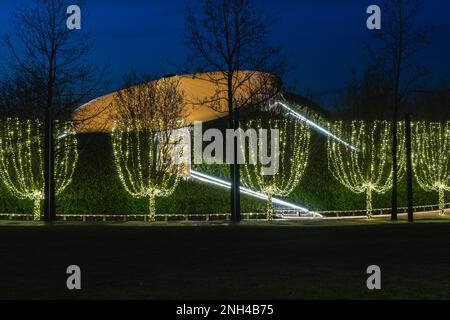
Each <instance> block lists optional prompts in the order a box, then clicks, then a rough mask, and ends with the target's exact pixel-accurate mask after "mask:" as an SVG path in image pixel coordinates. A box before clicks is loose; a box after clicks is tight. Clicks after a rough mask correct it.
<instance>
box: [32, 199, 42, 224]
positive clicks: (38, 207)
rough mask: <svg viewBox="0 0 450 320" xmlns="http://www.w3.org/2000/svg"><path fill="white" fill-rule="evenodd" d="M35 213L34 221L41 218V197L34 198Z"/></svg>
mask: <svg viewBox="0 0 450 320" xmlns="http://www.w3.org/2000/svg"><path fill="white" fill-rule="evenodd" d="M33 214H34V221H40V220H41V198H40V197H35V198H34V206H33Z"/></svg>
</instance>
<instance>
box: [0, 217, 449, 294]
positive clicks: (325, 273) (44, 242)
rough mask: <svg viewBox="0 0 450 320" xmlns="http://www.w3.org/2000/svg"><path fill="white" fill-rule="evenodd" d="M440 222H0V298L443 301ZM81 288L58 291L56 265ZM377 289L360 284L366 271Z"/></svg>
mask: <svg viewBox="0 0 450 320" xmlns="http://www.w3.org/2000/svg"><path fill="white" fill-rule="evenodd" d="M449 249H450V220H447V219H436V220H421V221H419V222H417V223H415V224H413V225H409V224H407V223H404V222H400V223H398V224H396V225H393V224H391V223H388V222H385V221H376V222H365V221H324V222H289V223H286V222H284V223H274V224H272V225H270V224H267V223H245V222H244V223H243V224H242V225H240V226H227V225H205V226H202V227H195V226H192V225H188V224H186V225H184V224H183V225H182V224H171V225H165V224H160V225H156V226H150V225H148V224H144V223H126V224H81V223H80V224H73V223H72V224H71V223H64V224H57V225H54V226H44V225H41V226H39V225H35V224H33V223H25V222H21V223H14V222H1V223H0V257H1V265H0V298H2V299H5V298H7V299H8V298H32V299H39V298H63V299H73V298H75V299H93V298H101V299H108V298H118V299H247V298H248V299H336V298H343V299H347V298H362V299H378V298H388V299H398V298H412V299H415V298H438V299H441V298H450V254H449V253H450V250H449ZM72 264H76V265H79V266H80V267H81V269H82V286H83V289H82V290H81V291H77V292H71V291H68V290H67V289H66V286H65V283H66V274H65V270H66V267H67V266H69V265H72ZM372 264H376V265H379V266H380V267H381V269H382V286H383V289H382V290H381V291H377V292H371V291H368V290H367V288H366V279H367V275H366V273H365V271H366V268H367V267H368V266H369V265H372Z"/></svg>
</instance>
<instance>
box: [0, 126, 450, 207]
mask: <svg viewBox="0 0 450 320" xmlns="http://www.w3.org/2000/svg"><path fill="white" fill-rule="evenodd" d="M79 146H80V156H79V165H78V167H77V169H76V172H75V175H74V178H73V183H72V184H71V185H70V186H69V187H68V188H67V190H66V191H65V192H64V193H63V194H62V195H61V196H60V197H59V198H58V199H57V210H58V213H59V214H63V213H79V214H145V213H147V211H148V203H147V202H148V201H147V199H134V198H132V197H130V196H129V195H128V194H127V193H126V192H125V190H124V189H123V187H122V184H121V183H120V181H119V178H118V176H117V173H116V171H115V168H114V165H113V158H112V148H111V140H110V136H109V135H108V134H83V135H79ZM325 148H326V146H325V141H324V140H323V138H321V137H319V136H318V135H317V134H313V141H312V154H311V160H310V165H309V167H308V168H307V170H306V174H305V177H304V179H302V183H301V184H300V186H299V187H297V188H296V190H294V192H293V194H292V195H291V196H290V200H292V201H293V202H296V203H299V204H303V205H305V206H307V207H309V208H311V209H315V210H344V209H363V208H365V196H364V195H354V194H352V193H351V192H349V191H348V190H347V189H345V188H344V187H343V186H342V185H341V184H340V183H339V182H337V181H335V180H334V179H333V177H332V175H331V174H330V173H329V172H328V169H327V159H326V150H325ZM201 170H202V171H203V172H205V173H211V174H215V175H222V176H224V177H225V178H226V176H227V170H228V167H227V166H201ZM414 191H415V205H420V204H436V203H437V202H438V201H437V197H436V194H435V193H427V192H424V191H422V190H421V189H420V188H419V187H418V186H417V185H416V186H415V187H414ZM446 199H447V201H450V194H448V193H447V194H446ZM399 202H400V205H401V206H403V205H405V203H406V197H405V182H404V180H403V181H401V183H400V186H399ZM265 206H266V205H265V203H264V202H263V201H259V200H255V199H253V198H249V197H246V196H244V197H243V201H242V211H243V212H255V211H257V212H264V210H265V208H266V207H265ZM389 206H390V193H387V194H385V195H381V196H380V195H375V196H374V208H380V207H389ZM32 207H33V204H32V203H31V201H24V200H18V199H16V198H14V197H13V196H12V195H10V193H9V192H8V191H7V190H6V188H5V187H4V185H2V184H0V212H2V213H9V212H10V213H31V212H32ZM157 212H158V213H167V214H174V213H225V212H229V193H228V192H227V191H224V190H223V189H219V188H217V187H214V186H211V185H205V184H202V183H199V182H193V181H183V182H181V183H180V186H179V187H178V189H177V190H176V192H175V193H174V194H173V195H172V196H171V197H169V198H166V199H158V200H157Z"/></svg>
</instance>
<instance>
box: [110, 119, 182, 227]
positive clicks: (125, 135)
mask: <svg viewBox="0 0 450 320" xmlns="http://www.w3.org/2000/svg"><path fill="white" fill-rule="evenodd" d="M134 121H138V120H134ZM124 127H126V128H124V129H118V128H117V127H115V128H114V129H113V131H112V133H111V139H112V145H113V154H114V162H115V167H116V170H117V173H118V176H119V179H120V181H121V183H122V185H123V187H124V188H125V190H126V191H127V192H128V193H129V194H130V195H131V196H132V197H134V198H148V201H149V203H148V211H149V216H148V217H149V220H150V221H155V220H156V198H157V197H168V196H170V195H171V194H172V193H173V192H174V191H175V189H176V188H177V186H178V183H179V181H180V179H181V176H182V172H183V170H184V167H183V165H178V164H175V163H174V162H173V163H170V162H171V161H170V159H168V156H167V154H162V153H163V152H161V150H159V146H161V145H164V146H166V147H165V148H164V149H165V150H164V153H169V154H170V153H171V152H172V151H173V150H172V149H173V148H176V141H175V140H176V139H177V138H176V137H174V134H173V133H171V132H164V133H159V134H158V133H155V132H153V131H152V130H145V129H131V128H139V127H143V126H139V125H137V126H136V125H135V124H130V125H129V126H124ZM169 141H170V142H169ZM170 143H172V147H167V145H170ZM168 162H169V164H168Z"/></svg>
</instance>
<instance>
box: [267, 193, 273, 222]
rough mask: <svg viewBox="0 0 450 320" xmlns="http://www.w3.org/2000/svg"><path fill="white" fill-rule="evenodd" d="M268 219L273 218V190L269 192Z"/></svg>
mask: <svg viewBox="0 0 450 320" xmlns="http://www.w3.org/2000/svg"><path fill="white" fill-rule="evenodd" d="M267 197H268V199H267V221H272V220H273V201H272V192H269V193H268V194H267Z"/></svg>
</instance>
